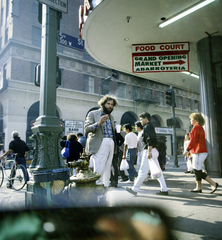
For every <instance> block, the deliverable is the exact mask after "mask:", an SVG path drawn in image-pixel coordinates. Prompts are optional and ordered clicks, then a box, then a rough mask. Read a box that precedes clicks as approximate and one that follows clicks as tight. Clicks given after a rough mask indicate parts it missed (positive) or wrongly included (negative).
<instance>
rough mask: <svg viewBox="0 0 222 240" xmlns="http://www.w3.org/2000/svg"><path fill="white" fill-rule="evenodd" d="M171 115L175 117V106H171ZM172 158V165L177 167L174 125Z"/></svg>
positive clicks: (174, 128) (174, 130)
mask: <svg viewBox="0 0 222 240" xmlns="http://www.w3.org/2000/svg"><path fill="white" fill-rule="evenodd" d="M170 89H172V90H173V86H170ZM171 117H172V118H173V119H175V108H174V107H171ZM173 159H174V166H173V167H179V165H178V159H177V137H176V126H175V125H174V126H173Z"/></svg>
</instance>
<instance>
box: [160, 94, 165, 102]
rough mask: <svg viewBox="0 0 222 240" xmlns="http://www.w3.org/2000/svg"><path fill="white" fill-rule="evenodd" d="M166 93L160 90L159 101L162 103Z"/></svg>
mask: <svg viewBox="0 0 222 240" xmlns="http://www.w3.org/2000/svg"><path fill="white" fill-rule="evenodd" d="M164 96H165V95H164V93H163V92H159V101H160V105H164Z"/></svg>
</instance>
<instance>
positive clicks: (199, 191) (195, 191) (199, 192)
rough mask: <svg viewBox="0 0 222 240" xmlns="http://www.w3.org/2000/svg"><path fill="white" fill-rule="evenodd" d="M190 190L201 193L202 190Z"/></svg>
mask: <svg viewBox="0 0 222 240" xmlns="http://www.w3.org/2000/svg"><path fill="white" fill-rule="evenodd" d="M191 192H194V193H202V190H201V189H200V190H195V189H194V190H191Z"/></svg>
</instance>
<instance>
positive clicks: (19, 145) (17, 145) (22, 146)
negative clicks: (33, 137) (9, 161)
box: [9, 137, 29, 158]
mask: <svg viewBox="0 0 222 240" xmlns="http://www.w3.org/2000/svg"><path fill="white" fill-rule="evenodd" d="M9 149H12V150H13V152H14V153H18V154H17V156H16V158H18V157H22V158H24V156H25V152H27V151H29V147H28V146H27V144H26V143H25V142H24V141H23V140H21V139H20V137H16V138H14V140H12V141H11V142H10V143H9Z"/></svg>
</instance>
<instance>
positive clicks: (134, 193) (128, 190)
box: [126, 187, 137, 196]
mask: <svg viewBox="0 0 222 240" xmlns="http://www.w3.org/2000/svg"><path fill="white" fill-rule="evenodd" d="M126 191H127V192H129V193H131V194H133V195H134V196H136V195H137V192H134V191H133V190H132V188H128V187H127V188H126Z"/></svg>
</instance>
